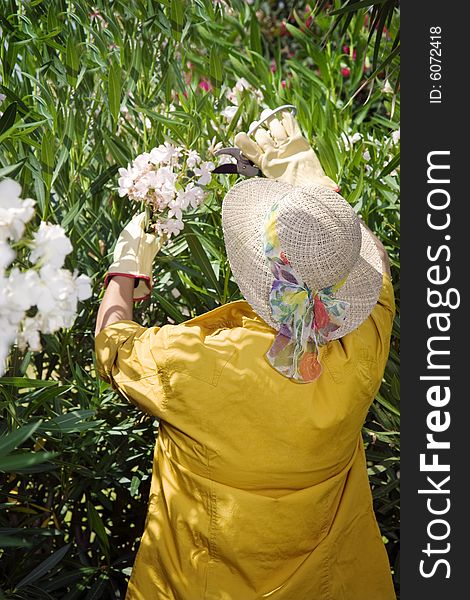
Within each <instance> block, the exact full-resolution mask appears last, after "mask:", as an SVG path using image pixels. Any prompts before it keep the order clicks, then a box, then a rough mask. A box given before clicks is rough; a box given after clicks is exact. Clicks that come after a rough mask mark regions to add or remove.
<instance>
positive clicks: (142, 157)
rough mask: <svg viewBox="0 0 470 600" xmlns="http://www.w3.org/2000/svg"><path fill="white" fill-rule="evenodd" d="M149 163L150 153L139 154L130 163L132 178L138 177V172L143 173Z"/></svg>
mask: <svg viewBox="0 0 470 600" xmlns="http://www.w3.org/2000/svg"><path fill="white" fill-rule="evenodd" d="M149 162H152V160H151V153H150V152H144V153H143V154H139V156H137V157H136V158H135V159H134V162H133V163H132V165H133V167H134V176H135V175H138V173H139V171H144V172H145V171H146V170H147V169H148V166H149Z"/></svg>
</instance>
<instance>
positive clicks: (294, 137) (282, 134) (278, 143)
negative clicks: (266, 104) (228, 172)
mask: <svg viewBox="0 0 470 600" xmlns="http://www.w3.org/2000/svg"><path fill="white" fill-rule="evenodd" d="M261 118H263V113H261ZM266 125H267V127H268V128H269V129H267V128H263V127H259V128H258V129H257V130H256V131H255V134H254V137H255V140H256V141H254V140H252V139H251V138H250V137H248V135H247V134H246V133H238V134H237V135H236V136H235V146H236V147H237V148H239V150H240V151H241V153H242V154H243V155H244V156H246V158H248V159H250V160H251V161H252V162H254V163H255V165H256V166H257V167H259V168H260V169H261V171H262V172H263V174H264V175H265V176H266V177H268V178H270V179H278V180H279V181H285V182H286V183H292V184H293V185H323V186H325V187H328V188H331V189H333V190H335V191H336V192H337V191H339V187H338V184H337V183H335V182H334V181H333V180H332V179H330V178H329V177H328V176H327V175H325V172H324V171H323V169H322V166H321V164H320V161H319V160H318V158H317V156H316V154H315V152H314V151H313V150H312V148H311V147H310V144H309V143H308V141H307V140H306V139H305V138H304V136H303V135H302V133H301V131H300V128H299V125H298V123H297V121H296V120H295V119H294V117H293V116H292V114H291V113H290V112H288V111H283V112H282V113H280V118H279V113H277V115H275V116H273V117H272V118H271V119H269V120H268V121H267V123H266Z"/></svg>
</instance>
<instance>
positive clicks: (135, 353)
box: [95, 321, 171, 418]
mask: <svg viewBox="0 0 470 600" xmlns="http://www.w3.org/2000/svg"><path fill="white" fill-rule="evenodd" d="M168 327H171V326H170V325H165V326H164V327H161V328H160V327H150V328H147V327H143V326H142V325H139V324H138V323H134V321H118V322H117V323H113V324H112V325H108V327H105V328H104V329H103V330H102V331H100V333H99V334H98V335H97V336H96V338H95V352H96V368H97V371H98V373H99V375H100V377H101V378H102V379H104V380H105V381H107V382H108V383H110V384H111V385H112V387H113V388H114V389H116V390H118V391H120V392H121V393H122V394H123V395H124V396H125V397H126V398H127V399H128V400H130V401H131V402H133V403H134V404H136V405H137V406H138V407H139V408H141V409H142V410H144V411H145V412H147V413H149V414H151V415H153V416H156V417H158V418H160V417H162V415H163V413H164V412H165V409H166V402H167V395H166V393H165V382H166V380H167V376H166V362H167V354H168V352H167V328H168Z"/></svg>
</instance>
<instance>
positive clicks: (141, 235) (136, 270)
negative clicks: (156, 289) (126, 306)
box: [104, 212, 166, 302]
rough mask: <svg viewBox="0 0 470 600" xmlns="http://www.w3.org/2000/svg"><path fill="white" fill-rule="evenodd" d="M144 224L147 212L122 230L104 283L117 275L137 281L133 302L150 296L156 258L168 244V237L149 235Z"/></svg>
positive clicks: (136, 217) (139, 215)
mask: <svg viewBox="0 0 470 600" xmlns="http://www.w3.org/2000/svg"><path fill="white" fill-rule="evenodd" d="M144 225H145V212H142V213H140V214H138V215H136V216H135V217H134V218H133V219H132V220H131V221H130V222H129V223H128V224H127V225H126V227H124V229H123V230H122V231H121V234H120V236H119V238H118V240H117V242H116V246H115V248H114V253H113V258H114V260H113V263H112V265H111V266H110V267H109V271H108V273H107V274H106V277H105V280H104V286H105V287H106V286H107V285H108V283H109V280H110V279H111V278H112V277H113V276H115V275H121V276H123V277H132V278H133V279H135V280H137V281H138V283H137V284H136V287H135V288H134V302H136V301H137V300H145V299H146V298H148V297H149V296H150V292H151V290H152V264H153V259H154V258H155V255H156V254H157V252H158V251H159V250H160V249H161V247H162V246H163V244H164V243H165V241H166V236H157V235H154V234H152V233H146V232H145V230H144Z"/></svg>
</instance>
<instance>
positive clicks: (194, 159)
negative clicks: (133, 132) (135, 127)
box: [118, 142, 215, 237]
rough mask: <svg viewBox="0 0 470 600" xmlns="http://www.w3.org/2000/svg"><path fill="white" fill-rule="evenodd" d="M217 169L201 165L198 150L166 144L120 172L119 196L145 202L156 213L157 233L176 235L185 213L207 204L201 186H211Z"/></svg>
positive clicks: (202, 163)
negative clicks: (189, 173) (188, 170)
mask: <svg viewBox="0 0 470 600" xmlns="http://www.w3.org/2000/svg"><path fill="white" fill-rule="evenodd" d="M214 168H215V165H214V163H213V162H210V161H208V162H204V161H202V159H201V157H200V156H199V154H198V153H197V152H196V151H195V150H187V149H185V148H180V147H177V146H173V145H172V144H170V143H169V142H165V143H164V144H161V145H160V146H158V148H153V150H151V151H150V152H144V153H143V154H140V155H139V156H137V158H136V159H135V160H134V161H133V162H132V165H128V166H127V169H124V168H121V169H119V179H118V184H119V188H118V192H119V196H121V197H123V196H127V197H128V198H129V199H130V200H133V201H137V202H144V203H145V204H146V205H147V206H148V207H149V208H150V209H151V211H152V213H153V218H154V221H153V223H154V228H155V231H156V232H157V233H159V234H162V233H165V234H166V235H167V236H168V237H170V236H171V235H177V234H178V233H179V232H180V231H181V230H182V229H183V227H184V224H183V220H182V219H183V211H184V210H187V209H188V208H189V207H191V208H193V209H194V208H197V207H198V206H199V205H200V204H201V203H202V202H203V201H204V198H205V192H204V189H203V188H202V187H201V186H204V185H207V184H208V183H210V181H211V177H212V175H211V171H212V170H213V169H214ZM187 169H191V171H192V172H193V173H194V176H195V179H196V181H193V180H192V179H194V178H191V177H189V175H188V172H187Z"/></svg>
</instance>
